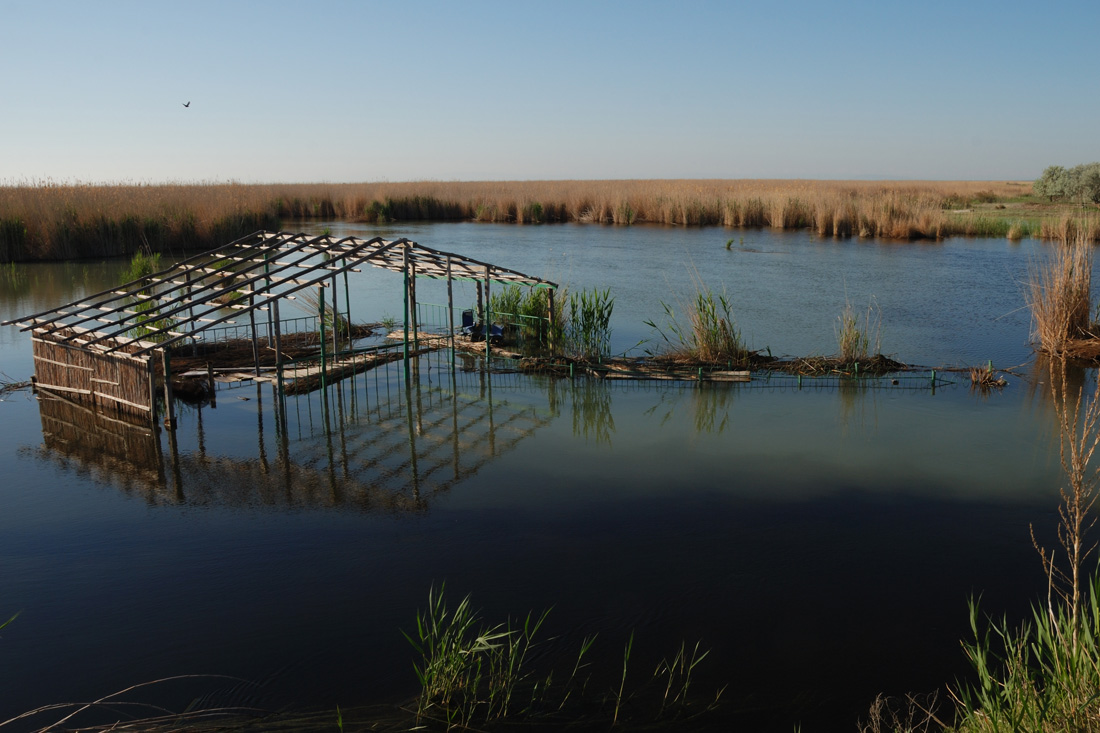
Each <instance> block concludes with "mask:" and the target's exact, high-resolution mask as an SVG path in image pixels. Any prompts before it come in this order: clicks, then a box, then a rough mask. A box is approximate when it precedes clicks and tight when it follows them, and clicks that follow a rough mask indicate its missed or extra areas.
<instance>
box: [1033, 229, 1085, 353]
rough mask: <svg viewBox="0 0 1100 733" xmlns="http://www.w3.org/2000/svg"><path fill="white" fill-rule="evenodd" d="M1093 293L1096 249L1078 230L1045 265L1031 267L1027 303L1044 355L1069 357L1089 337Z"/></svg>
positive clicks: (1034, 333) (1067, 237)
mask: <svg viewBox="0 0 1100 733" xmlns="http://www.w3.org/2000/svg"><path fill="white" fill-rule="evenodd" d="M1091 289H1092V246H1091V244H1090V243H1089V241H1088V239H1087V234H1086V232H1085V231H1084V230H1083V229H1081V228H1077V229H1075V230H1074V237H1073V238H1072V239H1071V238H1070V237H1069V236H1066V237H1065V238H1063V239H1062V240H1061V242H1060V244H1059V245H1057V246H1056V247H1055V249H1054V252H1053V253H1052V254H1051V255H1050V257H1049V258H1047V260H1046V261H1045V262H1042V263H1039V264H1033V265H1032V267H1031V272H1030V276H1029V278H1028V289H1027V302H1028V306H1029V307H1030V309H1031V321H1032V333H1033V338H1034V340H1035V341H1037V342H1038V344H1039V348H1040V349H1041V350H1042V351H1044V352H1046V353H1048V354H1054V355H1061V354H1065V353H1066V351H1067V348H1068V347H1069V346H1070V345H1071V343H1072V342H1073V341H1075V340H1079V339H1082V338H1088V337H1089V326H1090V324H1089V319H1090V316H1091Z"/></svg>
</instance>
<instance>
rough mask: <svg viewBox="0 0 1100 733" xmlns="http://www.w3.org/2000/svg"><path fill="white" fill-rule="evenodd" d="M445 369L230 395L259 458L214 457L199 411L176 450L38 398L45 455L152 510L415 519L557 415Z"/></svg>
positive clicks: (119, 424)
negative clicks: (329, 512)
mask: <svg viewBox="0 0 1100 733" xmlns="http://www.w3.org/2000/svg"><path fill="white" fill-rule="evenodd" d="M437 358H438V356H437ZM422 359H424V358H422ZM441 366H442V365H441V364H440V363H436V364H434V365H430V364H429V363H428V362H427V361H426V359H425V360H424V361H423V362H421V360H417V368H414V369H413V370H412V379H410V380H409V381H407V382H406V381H405V380H403V379H402V378H401V374H402V369H401V368H400V365H398V367H397V368H394V369H387V368H385V367H382V368H380V369H378V370H375V372H376V373H374V374H370V373H368V374H366V375H357V376H356V377H355V378H349V379H346V380H343V381H341V382H337V383H336V384H334V385H331V386H329V387H328V388H327V389H325V390H324V391H322V392H316V393H313V394H311V395H305V396H300V397H289V398H287V397H284V398H282V399H280V398H279V397H278V393H277V390H276V388H275V387H274V386H273V385H272V386H270V387H267V386H265V385H260V384H256V385H254V386H255V391H254V392H251V391H250V390H249V391H250V394H249V395H248V396H247V397H245V396H244V395H239V396H238V399H241V400H247V401H251V402H253V403H254V404H255V413H256V422H255V425H256V436H257V440H258V445H259V448H258V450H256V451H254V452H251V453H250V454H246V455H244V456H241V455H226V454H224V453H222V452H220V451H219V450H217V449H214V450H211V449H210V445H209V441H208V439H207V435H206V432H207V424H206V422H204V418H203V409H202V408H201V407H198V408H196V409H195V410H194V413H193V416H194V424H195V428H196V430H195V436H194V438H195V448H194V449H193V450H181V449H180V447H179V445H178V441H180V440H182V439H183V436H180V435H178V434H177V433H178V432H179V431H170V430H167V431H161V430H157V432H156V433H154V432H153V431H152V430H151V429H150V427H149V426H148V425H144V426H140V427H135V426H132V425H130V424H128V423H125V422H123V421H121V420H118V419H116V418H114V417H105V416H104V415H102V414H100V413H98V412H96V411H94V410H91V409H88V408H86V407H83V406H80V405H76V404H75V403H71V402H69V401H67V400H64V399H60V398H58V399H54V398H52V397H49V396H46V395H44V396H43V401H42V424H43V435H44V436H45V438H46V450H45V451H44V454H45V455H46V456H50V457H58V456H63V457H65V458H74V459H76V461H77V466H78V468H81V469H82V468H84V467H87V466H89V465H91V466H94V467H96V468H97V469H98V470H99V471H100V473H102V474H103V475H104V477H105V478H106V479H107V480H109V481H110V483H113V484H115V485H117V486H119V487H120V488H122V489H123V490H124V491H127V492H131V491H135V490H140V491H142V492H143V493H144V494H145V496H146V498H147V499H148V500H149V501H152V502H157V503H186V504H189V505H203V506H206V505H217V506H283V507H335V506H340V507H354V508H356V509H359V510H362V511H380V512H405V511H419V510H423V509H425V508H427V506H428V505H429V503H430V500H431V498H432V497H433V496H435V495H438V494H439V493H440V492H444V491H447V490H449V489H450V488H451V487H452V486H454V485H455V484H457V483H459V482H461V481H463V480H465V479H467V478H469V477H471V476H473V475H475V474H476V473H478V471H480V470H481V469H482V468H483V467H484V466H485V465H487V464H488V463H490V462H492V461H493V460H494V459H496V458H498V457H499V456H501V455H503V454H505V453H507V452H509V451H511V450H513V449H514V448H515V447H516V445H518V444H519V442H520V441H522V440H524V439H525V438H527V437H529V436H531V435H533V434H534V433H535V431H537V430H538V429H539V428H541V427H543V426H545V425H547V424H548V423H549V422H550V421H551V420H552V419H553V418H554V417H555V416H556V411H555V409H554V408H552V409H551V410H549V411H548V410H546V409H543V408H538V407H536V406H533V405H531V404H528V403H519V402H514V401H512V400H509V399H507V398H506V397H501V396H500V395H499V388H498V396H497V397H496V398H494V396H493V389H494V382H499V381H504V380H507V379H508V378H509V377H512V378H516V377H517V375H500V374H493V373H490V372H483V371H479V372H477V373H474V374H466V373H463V374H460V373H457V372H451V371H450V369H449V365H448V367H447V368H446V369H443V368H441ZM460 376H461V379H460ZM548 384H550V385H552V383H548ZM499 386H500V387H505V388H507V387H508V385H507V384H504V385H499ZM246 389H247V388H246ZM524 389H527V386H525V387H524ZM268 390H270V391H268ZM241 391H245V390H241ZM253 395H254V396H253ZM556 400H557V397H556V396H554V397H551V398H550V402H551V404H552V405H553V404H556ZM608 407H609V405H605V411H604V412H605V415H608V416H609V415H610V412H609V409H607V408H608ZM223 411H224V408H223V410H219V412H223ZM187 414H188V413H187V412H186V411H184V412H183V413H182V415H183V416H186V415H187ZM227 417H228V416H227ZM206 421H207V422H208V421H209V417H207V418H206ZM606 422H607V421H606V419H605V420H604V423H606ZM272 426H274V428H275V430H274V432H275V436H274V442H275V456H274V459H272V458H271V457H270V456H269V453H268V442H269V438H270V437H271V436H270V433H271V432H272V431H271V428H272ZM292 435H296V436H297V437H296V438H295V439H294V440H293V441H292V439H291V436H292ZM162 437H163V438H164V441H165V442H166V443H167V446H166V448H165V449H164V450H163V451H162V449H161V438H162Z"/></svg>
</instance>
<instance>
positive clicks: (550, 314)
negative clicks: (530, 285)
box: [546, 288, 557, 354]
mask: <svg viewBox="0 0 1100 733" xmlns="http://www.w3.org/2000/svg"><path fill="white" fill-rule="evenodd" d="M546 302H547V308H548V310H547V311H546V322H547V324H548V325H549V328H550V334H549V335H550V338H549V341H550V353H551V354H557V344H556V343H554V288H547V289H546Z"/></svg>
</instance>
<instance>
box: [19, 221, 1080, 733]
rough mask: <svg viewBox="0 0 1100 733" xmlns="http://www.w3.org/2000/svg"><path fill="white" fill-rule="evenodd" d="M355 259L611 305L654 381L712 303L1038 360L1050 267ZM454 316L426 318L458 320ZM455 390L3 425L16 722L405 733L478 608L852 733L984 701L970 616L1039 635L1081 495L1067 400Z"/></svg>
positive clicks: (107, 280)
mask: <svg viewBox="0 0 1100 733" xmlns="http://www.w3.org/2000/svg"><path fill="white" fill-rule="evenodd" d="M309 226H310V227H312V229H313V230H316V229H318V228H319V226H320V225H316V224H313V225H309ZM330 226H332V228H333V229H334V232H335V233H336V234H348V233H354V234H357V235H371V234H374V233H376V232H377V233H382V234H384V235H386V236H408V237H409V238H411V239H415V240H417V241H420V242H421V243H423V244H426V245H429V246H433V247H436V248H439V249H443V250H448V251H453V252H457V253H461V254H466V255H469V256H472V257H475V258H478V259H483V260H487V261H490V262H494V263H496V264H500V265H502V266H505V267H510V268H512V269H517V270H520V271H523V272H527V273H529V274H532V275H538V276H542V277H547V278H550V279H553V280H556V281H559V282H561V283H564V284H567V285H568V286H569V287H571V288H574V289H577V288H583V287H608V286H609V287H611V290H612V295H614V296H615V297H616V306H615V321H614V324H613V325H614V328H615V332H614V342H613V348H614V350H616V351H618V352H630V353H638V354H640V353H642V351H643V349H644V348H646V347H645V346H643V347H638V343H639V342H640V341H643V340H645V339H649V338H651V337H652V336H653V334H652V332H651V331H650V329H649V328H648V327H646V326H645V325H644V324H643V321H644V320H646V319H658V320H659V319H660V318H661V317H662V314H663V307H662V302H664V303H668V304H672V305H673V306H674V308H676V309H677V310H678V309H679V306H678V303H679V302H682V301H685V300H687V299H688V298H690V297H691V296H692V294H693V292H694V283H695V282H696V281H702V282H704V283H705V284H706V285H707V286H709V287H710V288H712V289H713V290H715V291H716V292H725V293H726V295H727V296H728V297H729V298H730V300H731V302H732V304H733V306H734V312H735V313H736V314H737V318H738V322H739V325H740V327H741V329H742V332H743V334H744V335H745V336H746V338H747V339H748V340H749V341H750V343H752V344H753V345H754V346H755V347H756V348H765V347H770V348H771V350H772V352H773V353H775V354H798V355H807V354H815V353H830V352H832V351H834V350H835V348H836V347H835V339H834V337H833V323H834V322H835V321H836V317H837V315H838V313H839V311H840V309H841V308H842V307H843V306H844V303H845V300H846V299H847V300H848V301H850V302H852V303H853V304H854V305H855V306H856V307H857V308H862V307H865V305H866V304H867V303H868V302H870V301H871V299H872V298H873V299H874V302H875V303H876V304H877V307H878V308H879V309H880V310H881V313H882V322H883V335H882V347H883V351H885V352H886V353H890V354H893V355H894V356H895V358H898V359H900V360H902V361H906V362H909V363H916V364H923V365H928V366H945V365H946V366H949V365H955V364H974V363H985V362H986V361H989V360H992V361H993V363H994V365H996V366H1011V365H1017V364H1026V363H1027V362H1028V361H1029V360H1030V357H1031V352H1030V349H1029V347H1028V345H1027V341H1028V316H1027V314H1026V312H1025V311H1024V310H1022V309H1021V306H1022V303H1023V296H1022V292H1021V283H1022V282H1023V281H1024V280H1026V273H1027V268H1028V264H1029V261H1030V260H1032V259H1033V258H1035V257H1036V256H1038V255H1039V254H1040V252H1041V247H1042V246H1041V245H1039V244H1038V243H1035V242H1024V243H1021V244H1008V243H1005V242H1003V241H1000V240H969V241H963V240H950V241H948V242H945V243H940V244H882V243H867V242H833V241H831V240H826V241H822V240H817V239H814V238H811V237H810V236H808V235H804V234H783V235H779V234H773V233H770V232H745V233H744V234H743V238H744V241H743V242H741V238H742V234H741V233H738V232H734V233H733V234H734V238H735V241H734V243H733V244H732V246H731V247H730V249H729V250H727V249H726V246H725V245H726V240H727V239H728V238H729V235H730V232H726V231H722V230H705V229H704V230H682V229H656V228H654V229H650V228H630V229H625V228H624V229H612V228H594V227H581V226H560V227H559V226H554V227H514V226H491V225H472V224H471V225H467V224H449V225H416V226H410V227H401V228H395V229H393V230H386V231H381V230H375V229H365V228H358V227H353V226H349V225H344V224H340V223H335V224H332V225H330ZM119 268H120V264H119V263H77V264H65V265H34V266H25V267H23V268H20V269H21V271H22V272H24V273H25V275H26V277H25V279H24V280H22V281H20V282H17V283H15V284H11V283H8V284H5V285H4V286H3V289H0V320H3V319H5V318H9V317H14V316H17V315H25V314H27V313H29V312H33V311H37V310H43V309H46V308H50V307H53V306H56V305H58V304H60V303H64V302H67V301H69V300H72V299H75V298H77V297H80V295H82V294H83V293H85V292H94V291H96V290H99V289H102V288H104V287H107V286H108V285H110V284H112V283H113V282H114V280H113V279H114V278H117V274H118V271H119ZM400 287H401V284H400V279H399V278H397V277H395V276H393V275H392V274H388V273H383V272H373V271H372V272H364V273H363V274H362V275H360V276H356V279H355V280H354V281H353V285H352V288H353V305H352V311H353V313H352V315H353V318H355V319H357V320H377V319H379V318H381V317H382V316H383V315H392V314H397V313H399V312H400V308H401V305H400V298H401V293H400ZM434 287H435V288H436V289H435V290H434V292H433V286H432V285H431V284H425V285H424V286H422V287H421V299H422V300H428V301H434V302H437V303H443V302H445V295H442V294H441V292H440V290H439V288H438V286H434ZM457 290H458V292H457V293H456V301H457V302H458V303H459V304H460V305H461V304H463V303H464V302H468V303H472V300H473V291H472V289H469V288H468V287H465V289H464V288H463V287H460V288H458V289H457ZM284 315H286V314H284ZM650 348H652V345H651V346H650ZM457 363H458V366H459V370H458V371H457V372H455V373H454V375H453V378H452V372H451V371H450V361H449V355H447V354H444V353H438V354H436V355H433V356H432V357H430V358H425V359H424V360H422V362H421V363H420V364H419V368H418V370H417V374H416V376H415V377H414V379H413V380H412V381H411V382H409V383H406V382H405V380H404V379H403V376H402V370H401V369H400V368H398V367H391V368H388V369H387V368H383V369H380V370H376V371H375V372H373V373H367V374H365V375H360V376H359V377H357V378H356V379H355V380H354V382H353V381H351V380H349V381H347V382H345V383H342V384H340V385H339V386H338V387H336V388H332V389H330V390H329V393H328V394H327V395H325V396H322V395H318V394H314V395H310V396H308V397H300V398H288V399H287V400H286V403H285V405H283V404H281V403H280V401H279V400H277V399H275V395H274V394H273V393H272V391H271V387H270V386H262V387H257V386H255V385H248V386H245V387H240V388H236V389H223V390H221V391H220V392H219V394H218V399H217V407H216V409H211V408H210V407H209V406H206V407H203V408H201V409H200V408H183V409H182V410H181V413H180V416H179V429H178V430H177V431H176V434H175V436H169V435H168V434H167V433H165V432H164V431H157V432H156V433H155V434H153V433H149V432H148V431H142V430H134V429H131V428H126V427H124V426H119V425H116V424H113V423H110V422H103V421H100V422H96V421H95V418H94V417H90V416H89V415H88V414H87V413H86V412H83V411H81V410H78V409H74V408H72V407H70V406H67V405H65V404H64V403H58V402H56V401H42V402H40V401H39V400H37V399H36V398H35V397H34V396H32V395H31V394H29V393H28V392H25V391H24V392H16V393H14V394H9V395H7V396H5V397H4V398H3V402H0V455H3V456H4V458H5V478H4V480H3V482H0V507H2V509H0V614H10V613H14V612H16V611H18V612H20V616H19V618H18V620H17V621H16V623H15V624H13V625H12V626H11V627H9V628H7V629H5V631H4V632H3V636H2V638H0V654H2V655H3V658H4V661H5V664H4V665H3V666H2V667H0V689H3V690H4V694H3V696H2V697H0V719H4V718H6V717H9V716H11V715H14V714H17V713H19V712H22V711H24V710H27V709H30V708H33V707H36V706H38V705H43V704H47V703H54V702H66V701H74V700H87V699H93V698H97V697H101V696H103V695H105V694H108V693H110V692H113V691H115V690H117V689H121V688H123V687H126V686H129V685H132V684H135V683H139V682H145V681H149V680H154V679H158V678H163V677H167V676H171V675H179V674H217V675H229V676H232V677H234V678H237V679H238V680H243V681H235V680H218V679H213V678H207V679H204V680H201V681H194V682H187V683H173V684H166V685H161V686H158V687H155V688H147V689H146V690H144V691H143V692H142V693H141V694H139V695H136V696H132V697H131V699H141V700H147V701H153V702H158V703H160V702H163V703H165V704H169V705H174V706H175V707H178V708H182V707H185V706H186V705H187V704H188V702H189V701H190V700H191V699H192V698H195V697H201V701H202V702H203V703H204V704H210V705H226V704H244V705H255V706H260V707H266V708H285V707H287V706H291V707H302V708H311V707H316V706H328V707H331V708H332V709H333V710H334V709H335V706H336V705H340V706H341V707H343V708H348V707H350V706H353V705H357V704H365V703H371V702H378V701H395V700H401V699H404V698H406V697H408V696H410V695H412V694H414V692H415V678H414V677H413V674H412V671H411V664H412V653H411V651H410V649H409V648H408V645H407V643H406V642H405V641H404V639H403V638H402V637H401V635H400V632H399V629H406V630H410V629H411V628H412V626H413V624H414V615H415V613H416V612H417V610H418V609H419V608H422V607H423V606H424V605H425V602H426V598H427V593H428V589H429V588H431V587H432V586H433V585H435V586H436V587H438V586H439V585H440V584H442V583H446V587H447V592H448V593H453V594H454V595H455V596H460V595H463V594H466V593H470V594H472V595H473V598H474V603H475V605H476V606H478V607H480V608H481V609H483V612H484V614H485V616H486V617H487V618H488V619H490V620H502V619H503V618H505V617H506V616H508V615H512V616H513V617H514V616H517V615H521V614H525V613H526V612H527V611H529V610H532V609H534V610H536V611H537V610H541V609H544V608H549V607H551V606H552V607H553V611H552V613H551V616H550V620H549V621H548V624H549V626H550V629H551V631H552V632H553V634H555V635H557V637H558V638H557V639H556V641H554V642H553V644H552V645H551V646H552V650H553V651H558V652H562V653H564V654H567V653H569V652H570V651H571V650H572V649H574V648H575V647H576V646H577V645H578V644H579V643H580V641H581V640H582V639H583V638H584V637H585V636H586V635H588V634H592V633H598V634H599V640H598V644H597V649H599V650H601V651H600V656H598V657H597V659H596V661H597V662H598V663H601V664H605V665H607V668H609V669H614V667H615V665H617V664H618V663H620V662H621V649H622V644H623V643H624V642H625V640H626V638H627V637H628V635H629V634H630V632H631V631H634V633H635V638H636V650H637V652H636V654H637V656H638V658H639V659H640V660H641V661H639V663H638V675H639V676H644V675H646V674H648V670H649V669H652V666H653V661H654V660H656V659H658V658H660V657H661V656H662V655H665V654H671V653H672V652H673V651H674V647H676V646H678V644H679V642H680V641H681V640H687V641H688V642H689V643H694V641H695V640H702V642H703V644H702V645H703V647H705V648H710V649H711V650H712V652H711V656H710V657H708V659H707V660H706V662H705V663H704V666H703V667H701V671H702V676H701V679H700V682H699V687H700V688H704V689H705V688H710V689H714V688H716V687H718V686H720V685H724V684H727V683H728V684H729V685H730V687H729V688H728V690H727V692H726V694H725V695H724V697H723V699H724V700H727V703H726V705H725V706H724V708H723V715H725V716H726V718H727V721H726V722H728V721H734V722H740V723H743V724H745V723H751V724H752V725H753V726H754V727H760V728H768V727H771V728H773V729H775V730H784V731H789V730H791V729H792V726H793V725H794V724H795V723H797V722H799V721H802V722H803V724H804V725H803V730H827V729H850V727H852V726H854V721H855V718H856V716H858V715H859V714H861V713H862V712H863V711H865V710H866V708H867V706H868V705H869V703H870V701H871V700H872V699H873V698H874V696H875V694H877V693H879V692H883V693H887V694H901V693H904V692H907V691H913V692H923V691H930V690H932V689H935V688H936V687H938V686H941V685H942V684H944V683H947V682H951V681H953V680H954V679H955V678H957V677H960V676H962V675H964V674H965V673H966V665H965V660H964V659H963V658H962V654H961V651H960V649H959V640H960V639H962V638H964V637H965V636H966V630H967V611H966V600H967V598H968V597H969V596H971V595H976V594H982V596H983V604H985V606H986V607H987V608H989V609H990V610H991V611H993V612H995V613H1001V612H1008V613H1010V614H1022V613H1023V612H1024V611H1025V610H1026V608H1027V604H1028V603H1029V602H1030V601H1031V600H1032V599H1033V598H1035V597H1037V596H1038V594H1039V593H1040V592H1041V590H1042V588H1043V579H1042V574H1041V571H1040V567H1039V563H1038V561H1037V559H1036V557H1035V554H1034V551H1033V550H1032V549H1031V546H1030V540H1029V537H1028V525H1029V523H1034V524H1035V526H1036V530H1037V532H1038V533H1039V534H1040V535H1041V536H1042V537H1043V538H1046V539H1049V538H1050V536H1051V534H1052V530H1053V527H1054V522H1055V510H1056V505H1057V488H1058V482H1059V473H1058V459H1057V435H1056V433H1054V432H1053V431H1052V420H1051V414H1050V406H1049V403H1048V400H1046V399H1044V397H1043V395H1044V394H1045V392H1044V389H1043V386H1042V385H1033V384H1032V383H1030V382H1028V381H1026V380H1024V379H1013V380H1012V381H1011V383H1010V385H1009V386H1008V387H1007V388H1006V389H1005V391H1004V392H1003V393H1000V394H995V395H992V396H990V397H988V398H982V397H980V396H978V395H974V394H972V393H971V392H970V391H969V390H968V388H967V386H966V385H965V384H963V383H962V382H959V381H955V382H953V381H952V380H955V379H956V377H954V376H953V375H951V374H946V375H944V374H942V373H941V375H940V381H939V383H938V384H937V387H936V389H934V390H933V389H931V385H930V382H929V380H928V379H927V378H926V377H925V376H924V375H921V377H920V379H901V380H900V383H899V384H898V385H897V386H892V385H890V384H888V383H872V384H864V385H840V386H838V385H836V384H817V383H813V382H810V381H809V380H807V381H806V382H804V383H803V385H802V386H801V388H800V386H799V385H798V383H797V381H796V380H791V379H789V378H780V377H776V378H773V379H772V380H771V381H754V382H752V383H750V384H744V385H713V386H709V385H708V386H705V387H703V388H699V387H693V386H690V385H677V384H667V383H631V384H620V383H615V384H606V383H599V382H591V381H585V380H578V381H576V382H569V381H556V380H549V379H544V378H538V377H525V376H521V375H518V374H510V373H494V374H488V375H486V374H485V373H483V372H481V371H479V370H477V369H476V366H477V365H476V364H474V363H468V362H467V360H464V359H459V360H458V362H457ZM32 369H33V367H32V365H31V358H30V346H29V341H28V339H27V335H26V334H23V333H20V332H18V331H17V330H15V329H12V328H3V329H0V372H4V373H5V374H7V375H8V376H9V377H11V378H13V379H24V378H27V377H28V376H29V375H30V373H31V371H32ZM283 419H285V424H286V426H287V430H286V433H285V434H284V433H282V432H281V431H280V430H279V428H278V426H279V424H280V421H281V420H283ZM4 617H5V618H6V615H5V616H4ZM761 721H764V723H761ZM42 722H44V721H42Z"/></svg>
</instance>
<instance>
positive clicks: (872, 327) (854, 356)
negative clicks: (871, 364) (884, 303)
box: [835, 299, 882, 364]
mask: <svg viewBox="0 0 1100 733" xmlns="http://www.w3.org/2000/svg"><path fill="white" fill-rule="evenodd" d="M835 332H836V343H837V349H838V351H837V358H838V359H839V360H840V361H841V363H843V364H857V363H859V362H866V361H867V359H868V358H869V357H871V356H873V355H874V354H877V353H879V352H880V351H881V349H882V313H881V312H880V311H879V309H878V306H877V304H876V303H875V301H874V300H873V299H872V300H871V302H870V303H869V304H868V305H867V311H866V312H865V313H864V314H863V317H862V319H861V318H860V316H859V315H858V314H857V313H856V311H855V309H854V308H853V307H852V304H851V303H846V304H845V305H844V310H843V311H842V312H841V314H840V315H839V316H838V317H837V324H836V328H835Z"/></svg>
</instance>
